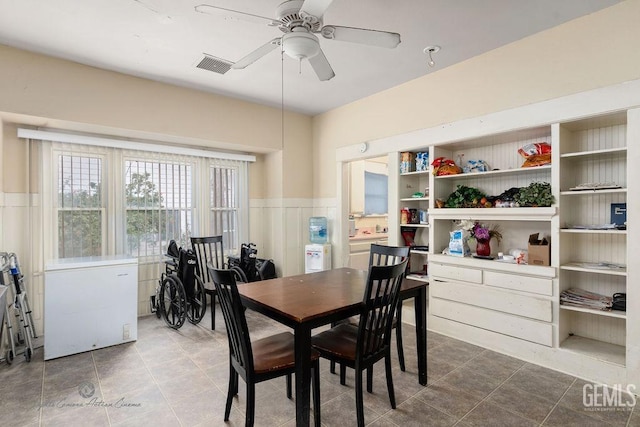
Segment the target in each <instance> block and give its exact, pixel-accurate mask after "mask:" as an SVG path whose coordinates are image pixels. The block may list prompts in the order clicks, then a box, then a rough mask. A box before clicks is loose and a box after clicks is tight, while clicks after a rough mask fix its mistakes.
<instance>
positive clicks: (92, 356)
mask: <svg viewBox="0 0 640 427" xmlns="http://www.w3.org/2000/svg"><path fill="white" fill-rule="evenodd" d="M90 353H91V362H92V363H93V371H94V372H95V374H96V379H97V380H98V387H99V389H100V394H101V395H102V398H103V399H104V390H102V381H101V380H100V374H98V365H97V363H96V358H95V357H94V353H93V351H91V352H90ZM42 389H43V390H44V384H43V386H42ZM103 409H104V412H105V414H106V415H107V422H108V423H109V426H111V417H110V416H109V411H107V408H103Z"/></svg>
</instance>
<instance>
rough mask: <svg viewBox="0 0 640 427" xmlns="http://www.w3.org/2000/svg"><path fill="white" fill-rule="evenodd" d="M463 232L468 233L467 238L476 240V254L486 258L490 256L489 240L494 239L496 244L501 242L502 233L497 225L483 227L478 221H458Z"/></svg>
mask: <svg viewBox="0 0 640 427" xmlns="http://www.w3.org/2000/svg"><path fill="white" fill-rule="evenodd" d="M460 226H461V227H462V229H463V230H467V231H468V232H469V238H471V239H475V240H476V254H477V255H478V256H483V257H488V256H490V255H491V239H496V240H497V241H498V244H500V242H501V241H502V233H501V232H500V228H499V227H498V226H497V225H494V226H490V227H489V226H485V225H483V224H480V223H479V222H478V221H471V220H463V221H460Z"/></svg>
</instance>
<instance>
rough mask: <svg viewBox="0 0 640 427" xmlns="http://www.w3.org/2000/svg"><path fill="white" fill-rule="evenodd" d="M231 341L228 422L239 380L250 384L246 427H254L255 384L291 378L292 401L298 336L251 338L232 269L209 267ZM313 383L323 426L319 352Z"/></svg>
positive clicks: (313, 356) (317, 414)
mask: <svg viewBox="0 0 640 427" xmlns="http://www.w3.org/2000/svg"><path fill="white" fill-rule="evenodd" d="M209 274H210V276H211V277H212V278H213V282H214V283H215V286H216V290H217V292H218V299H219V300H220V309H221V310H222V315H223V317H224V322H225V325H226V327H227V338H228V340H229V389H228V391H227V403H226V407H225V411H224V420H225V421H228V420H229V414H230V412H231V404H232V402H233V396H235V395H237V394H238V377H239V376H241V377H242V379H243V380H244V381H245V383H246V384H247V404H246V415H245V425H246V426H253V423H254V418H255V385H256V384H257V383H260V382H262V381H266V380H270V379H273V378H277V377H281V376H286V377H287V397H288V398H289V399H291V374H293V373H294V372H295V353H294V336H293V334H292V333H291V332H282V333H279V334H276V335H272V336H269V337H266V338H261V339H259V340H256V341H253V342H252V341H251V340H250V339H249V328H248V326H247V319H246V317H245V310H244V307H243V305H242V301H241V299H240V294H239V293H238V287H237V284H236V280H235V275H234V273H233V271H231V270H221V269H215V268H213V267H212V266H211V265H209ZM311 361H312V372H311V381H312V382H313V418H314V422H315V425H316V426H317V427H319V426H320V363H319V353H318V352H317V351H315V350H312V352H311Z"/></svg>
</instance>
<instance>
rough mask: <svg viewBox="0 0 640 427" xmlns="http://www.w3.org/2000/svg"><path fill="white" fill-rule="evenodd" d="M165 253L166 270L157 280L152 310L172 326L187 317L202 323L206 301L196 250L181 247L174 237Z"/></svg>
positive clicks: (178, 325)
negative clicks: (196, 274) (197, 278)
mask: <svg viewBox="0 0 640 427" xmlns="http://www.w3.org/2000/svg"><path fill="white" fill-rule="evenodd" d="M165 256H166V257H167V259H165V261H164V263H165V271H164V273H162V275H161V276H160V280H159V281H158V285H157V287H156V295H155V297H154V296H152V297H151V311H152V312H154V313H156V316H157V317H158V318H160V317H162V318H163V319H164V321H165V323H166V324H167V326H169V327H171V328H173V329H179V328H181V327H182V325H184V323H185V320H188V321H189V322H190V323H192V324H194V325H195V324H197V323H200V321H201V320H202V318H203V317H204V314H205V312H206V310H207V304H206V294H205V291H204V287H203V286H202V283H200V282H199V281H198V280H196V279H195V269H196V257H195V254H194V253H193V251H191V250H185V249H182V248H178V246H177V244H176V242H175V241H173V240H172V241H171V242H170V243H169V247H168V249H167V253H166V254H165Z"/></svg>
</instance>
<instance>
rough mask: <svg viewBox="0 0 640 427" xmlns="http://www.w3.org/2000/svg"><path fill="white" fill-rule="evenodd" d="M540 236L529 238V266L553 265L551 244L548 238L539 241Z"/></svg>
mask: <svg viewBox="0 0 640 427" xmlns="http://www.w3.org/2000/svg"><path fill="white" fill-rule="evenodd" d="M538 237H539V234H538V233H535V234H531V235H530V236H529V248H528V253H529V254H528V255H529V256H528V258H529V261H528V263H529V265H551V262H550V261H551V243H550V242H549V240H548V239H547V238H546V237H543V238H542V239H539V238H538Z"/></svg>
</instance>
